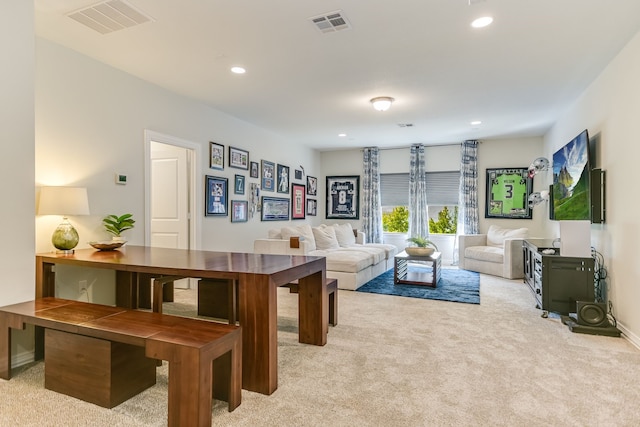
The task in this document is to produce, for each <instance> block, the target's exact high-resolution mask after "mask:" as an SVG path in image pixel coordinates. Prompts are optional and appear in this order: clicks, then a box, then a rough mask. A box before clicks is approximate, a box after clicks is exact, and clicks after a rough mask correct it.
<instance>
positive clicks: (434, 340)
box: [0, 275, 640, 427]
mask: <svg viewBox="0 0 640 427" xmlns="http://www.w3.org/2000/svg"><path fill="white" fill-rule="evenodd" d="M480 282H481V286H480V293H481V297H482V303H481V304H456V303H450V302H446V301H435V300H428V299H419V298H403V297H396V296H389V295H378V294H369V293H362V292H351V291H343V290H340V291H338V292H339V303H340V312H339V315H340V317H339V319H338V320H339V323H338V325H337V326H335V327H329V336H328V342H327V345H325V346H324V347H318V346H312V345H306V344H300V343H299V342H298V316H297V313H298V307H297V297H298V296H297V295H296V294H290V293H289V292H288V290H287V289H285V288H281V289H278V331H277V334H278V354H277V357H278V389H277V390H276V391H275V393H273V394H272V395H271V396H264V395H261V394H258V393H252V392H249V391H247V390H243V391H242V404H241V405H240V406H239V407H238V408H237V409H236V410H235V411H233V412H227V408H226V404H225V403H223V402H219V401H214V406H213V411H212V421H213V425H214V426H234V427H237V426H261V427H262V426H273V427H276V426H277V427H289V426H292V427H293V426H295V427H316V426H318V427H320V426H336V427H351V426H363V427H382V426H385V427H386V426H393V427H418V426H474V427H475V426H498V427H501V426H524V427H529V426H532V427H533V426H563V427H581V426H615V427H618V426H636V425H638V420H640V406H639V405H638V402H639V401H640V387H638V384H639V383H640V351H639V350H638V349H637V348H635V347H634V346H633V345H631V344H630V343H629V342H628V341H626V340H624V339H622V338H611V337H602V336H592V335H583V334H575V333H571V332H570V331H569V330H568V328H567V327H566V326H565V325H563V324H562V323H561V322H560V320H559V319H543V318H542V317H540V314H541V311H540V310H538V309H536V308H535V302H534V298H533V296H532V295H531V292H530V291H529V289H528V288H527V286H526V285H524V284H523V283H522V281H521V280H512V281H510V280H504V279H501V278H496V277H491V276H486V275H481V276H480ZM195 305H196V291H195V290H189V291H176V302H175V303H166V304H165V305H164V310H165V312H167V313H169V312H179V311H182V312H189V311H190V312H192V313H194V312H195ZM16 332H22V331H16ZM167 371H168V370H167V365H166V363H165V364H164V365H163V366H162V367H160V368H158V375H157V380H158V383H157V384H156V385H155V386H153V387H151V388H149V389H148V390H145V391H144V392H142V393H140V394H139V395H137V396H135V397H133V398H131V399H129V400H128V401H126V402H124V403H123V404H121V405H119V406H117V407H115V408H114V409H104V408H101V407H98V406H96V405H93V404H90V403H87V402H83V401H80V400H78V399H74V398H72V397H68V396H64V395H61V394H58V393H55V392H52V391H49V390H46V389H45V388H44V375H43V372H44V370H43V364H42V362H38V363H35V364H32V365H29V366H25V367H21V368H17V369H16V370H15V371H14V377H13V378H12V379H11V380H10V381H5V380H0V426H2V427H4V426H7V427H9V426H11V427H13V426H21V427H24V426H34V427H35V426H38V427H43V426H65V427H75V426H91V427H103V426H104V427H116V426H163V425H166V422H167V412H166V411H167V406H166V405H167V379H168V372H167Z"/></svg>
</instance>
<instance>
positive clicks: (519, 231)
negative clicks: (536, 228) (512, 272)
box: [487, 225, 529, 248]
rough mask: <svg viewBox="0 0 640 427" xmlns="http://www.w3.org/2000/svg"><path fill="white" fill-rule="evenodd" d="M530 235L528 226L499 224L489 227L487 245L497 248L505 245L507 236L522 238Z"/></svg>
mask: <svg viewBox="0 0 640 427" xmlns="http://www.w3.org/2000/svg"><path fill="white" fill-rule="evenodd" d="M527 237H529V229H528V228H502V227H499V226H497V225H492V226H490V227H489V231H488V232H487V246H493V247H496V248H502V247H504V239H506V238H522V239H525V238H527Z"/></svg>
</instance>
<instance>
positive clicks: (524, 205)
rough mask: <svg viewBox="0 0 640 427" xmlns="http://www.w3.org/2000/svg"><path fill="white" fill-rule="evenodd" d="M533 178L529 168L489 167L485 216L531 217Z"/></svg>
mask: <svg viewBox="0 0 640 427" xmlns="http://www.w3.org/2000/svg"><path fill="white" fill-rule="evenodd" d="M532 190H533V178H532V177H530V176H529V169H528V168H526V167H525V168H497V169H487V197H486V198H487V200H486V203H485V212H484V217H485V218H507V219H531V217H532V216H531V211H532V209H531V207H530V206H529V196H530V195H531V192H532Z"/></svg>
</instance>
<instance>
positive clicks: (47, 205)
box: [38, 187, 89, 216]
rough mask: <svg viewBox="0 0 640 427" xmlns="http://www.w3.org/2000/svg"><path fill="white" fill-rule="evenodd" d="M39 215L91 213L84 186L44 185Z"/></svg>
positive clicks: (39, 204) (41, 192) (41, 190)
mask: <svg viewBox="0 0 640 427" xmlns="http://www.w3.org/2000/svg"><path fill="white" fill-rule="evenodd" d="M38 215H64V216H66V215H89V198H88V196H87V189H86V188H84V187H42V188H41V189H40V200H39V203H38Z"/></svg>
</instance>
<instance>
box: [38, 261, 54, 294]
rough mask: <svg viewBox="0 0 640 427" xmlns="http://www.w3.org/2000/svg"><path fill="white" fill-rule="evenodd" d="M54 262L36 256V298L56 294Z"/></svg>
mask: <svg viewBox="0 0 640 427" xmlns="http://www.w3.org/2000/svg"><path fill="white" fill-rule="evenodd" d="M53 266H54V264H50V263H47V262H43V261H42V258H41V257H36V298H44V297H55V296H56V275H55V272H54V271H53Z"/></svg>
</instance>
